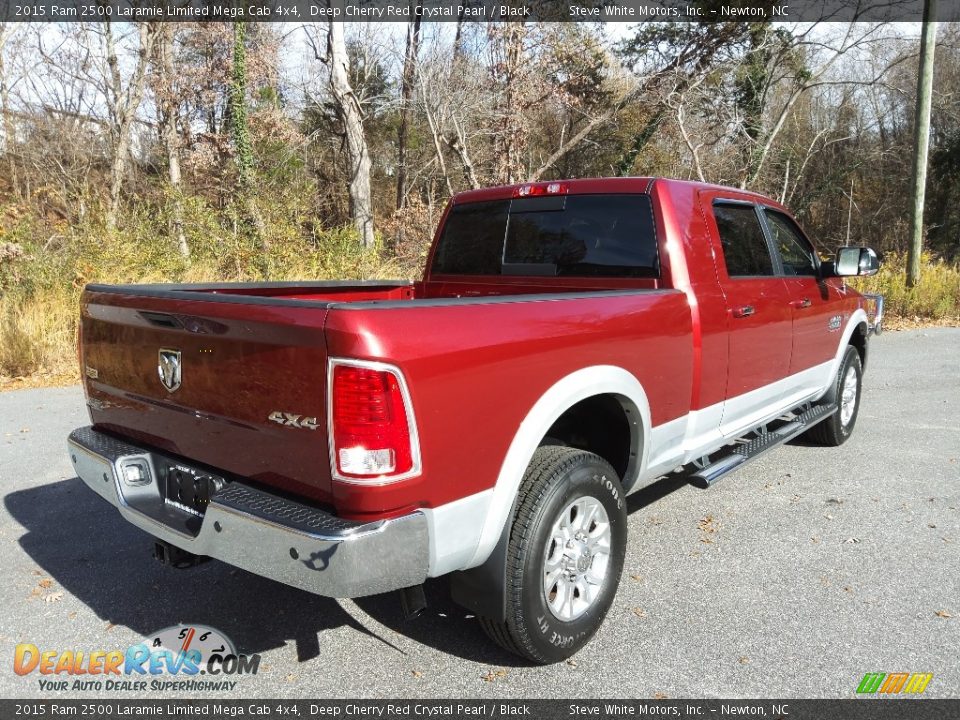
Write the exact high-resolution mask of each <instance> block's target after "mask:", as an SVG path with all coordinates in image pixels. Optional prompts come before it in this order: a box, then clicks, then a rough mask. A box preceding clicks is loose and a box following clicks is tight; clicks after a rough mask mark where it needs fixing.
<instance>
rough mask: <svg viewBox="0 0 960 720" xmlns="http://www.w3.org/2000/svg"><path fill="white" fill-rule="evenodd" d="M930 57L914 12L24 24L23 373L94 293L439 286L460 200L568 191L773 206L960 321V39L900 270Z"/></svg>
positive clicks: (1, 223)
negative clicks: (445, 231)
mask: <svg viewBox="0 0 960 720" xmlns="http://www.w3.org/2000/svg"><path fill="white" fill-rule="evenodd" d="M410 2H411V4H413V5H416V4H417V3H418V2H419V0H410ZM918 51H919V26H918V25H910V24H898V25H884V24H865V23H853V24H843V23H823V24H806V25H798V26H786V25H780V24H770V23H763V22H757V23H710V24H685V23H666V24H657V23H647V24H644V25H639V26H635V27H627V26H606V27H604V26H603V25H600V24H588V23H581V24H576V23H525V24H522V23H503V24H485V23H470V22H461V23H443V24H439V23H438V24H433V23H428V22H422V23H421V22H419V21H414V22H411V23H410V24H409V26H404V25H403V24H389V25H386V24H380V25H362V24H340V25H328V24H317V25H308V26H295V25H282V24H226V23H223V24H213V23H211V24H203V25H200V24H186V23H184V24H172V23H143V24H117V23H113V24H111V23H103V24H92V23H91V24H83V25H81V24H73V25H14V24H7V25H2V24H0V120H2V128H0V375H14V376H15V375H23V374H29V373H36V372H41V373H42V372H56V371H59V370H60V369H62V368H67V367H70V365H71V364H72V363H73V360H72V358H71V357H70V350H69V348H70V347H71V346H72V343H73V341H74V337H73V332H74V330H73V327H74V318H75V314H76V299H77V295H78V291H79V288H81V287H82V286H83V284H84V283H86V282H90V281H93V280H100V281H109V282H131V281H141V280H206V279H239V278H253V279H259V278H269V279H286V278H310V277H370V276H378V275H379V276H405V277H410V276H415V275H416V274H417V273H418V271H419V267H420V264H421V262H422V259H423V256H424V253H425V250H426V248H427V246H428V243H429V240H430V235H431V233H432V230H433V228H434V227H435V225H436V221H437V219H438V217H439V214H440V212H441V211H442V209H443V205H444V203H445V201H446V199H447V198H448V197H449V196H450V194H451V193H454V192H457V191H460V190H463V189H466V188H471V187H478V186H482V185H488V184H497V183H511V182H522V181H526V180H546V179H550V178H558V177H587V176H610V175H664V176H671V177H680V178H691V179H701V180H706V181H710V182H718V183H723V184H731V185H736V186H739V187H744V188H750V189H755V190H758V191H761V192H764V193H767V194H769V195H771V196H773V197H776V198H778V199H780V200H782V201H783V202H784V203H785V204H787V205H788V206H790V207H791V208H792V209H793V210H794V211H795V213H796V214H797V216H798V217H799V219H800V221H801V223H803V224H804V225H805V227H806V228H807V230H808V232H809V233H810V234H811V235H812V236H813V237H814V238H815V239H816V241H817V242H818V243H819V245H820V248H821V250H825V251H828V252H829V251H830V250H831V249H832V248H833V247H835V246H836V245H839V244H844V243H846V242H851V243H860V242H864V243H868V244H871V245H873V246H875V247H876V248H878V249H879V250H881V251H883V252H884V253H885V255H886V259H887V264H886V269H885V271H884V274H883V275H882V276H881V277H880V278H879V279H878V280H877V281H876V282H878V283H880V285H881V286H882V289H883V291H884V292H887V293H888V294H889V295H891V296H892V299H893V303H892V308H893V309H894V310H895V311H899V312H901V313H903V314H914V315H921V316H926V317H930V318H950V317H954V318H955V317H956V316H957V315H960V309H958V305H957V303H958V296H960V288H958V287H957V286H958V282H960V281H958V278H960V274H958V273H957V271H956V270H955V267H956V263H957V261H958V260H960V28H958V27H957V26H955V25H949V24H947V25H941V26H940V27H939V33H938V38H937V46H936V70H935V80H934V96H933V111H932V119H931V146H930V163H929V177H928V183H927V211H926V217H925V228H926V240H925V247H926V248H927V250H928V257H927V258H926V262H925V265H924V269H923V276H922V279H921V284H920V285H919V286H918V287H917V288H914V289H912V290H907V289H906V288H904V287H903V283H902V280H900V275H901V274H902V267H903V254H904V253H905V251H906V249H907V241H908V235H909V207H908V197H909V187H910V170H911V144H912V133H913V117H914V106H915V96H916V86H917V58H918Z"/></svg>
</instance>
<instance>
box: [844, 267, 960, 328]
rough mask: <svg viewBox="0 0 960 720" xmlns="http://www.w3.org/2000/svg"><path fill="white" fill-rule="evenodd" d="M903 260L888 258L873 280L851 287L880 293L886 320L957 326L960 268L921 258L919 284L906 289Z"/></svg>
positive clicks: (861, 279)
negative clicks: (947, 323)
mask: <svg viewBox="0 0 960 720" xmlns="http://www.w3.org/2000/svg"><path fill="white" fill-rule="evenodd" d="M905 267H906V258H905V257H903V256H901V255H894V254H888V255H887V256H886V257H885V258H884V262H883V264H882V265H881V266H880V272H878V273H877V274H876V275H874V276H873V277H868V278H857V279H856V280H854V281H852V282H851V283H850V284H851V285H853V286H854V287H856V288H857V289H858V290H860V291H863V292H873V293H880V294H881V295H883V297H884V303H885V305H884V309H885V312H886V314H887V316H888V317H890V318H892V319H895V320H906V321H913V322H924V321H927V322H934V323H938V324H940V323H943V322H949V321H955V322H960V266H957V265H951V264H949V263H946V262H943V261H942V260H937V259H935V258H932V257H931V256H930V255H928V254H924V255H923V257H922V258H921V262H920V282H918V283H917V284H916V285H915V286H914V287H912V288H908V287H907V280H906V273H905V271H904V268H905Z"/></svg>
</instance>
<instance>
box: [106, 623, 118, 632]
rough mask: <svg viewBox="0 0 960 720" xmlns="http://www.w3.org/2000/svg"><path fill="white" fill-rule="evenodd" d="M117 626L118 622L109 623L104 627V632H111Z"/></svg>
mask: <svg viewBox="0 0 960 720" xmlns="http://www.w3.org/2000/svg"><path fill="white" fill-rule="evenodd" d="M116 626H117V624H116V623H107V626H106V627H105V628H104V629H103V631H104V632H110V631H111V630H113V629H114V628H115V627H116Z"/></svg>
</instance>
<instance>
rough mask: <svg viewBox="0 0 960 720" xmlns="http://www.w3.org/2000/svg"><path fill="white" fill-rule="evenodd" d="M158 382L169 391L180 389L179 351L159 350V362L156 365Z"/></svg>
mask: <svg viewBox="0 0 960 720" xmlns="http://www.w3.org/2000/svg"><path fill="white" fill-rule="evenodd" d="M157 374H158V375H159V376H160V382H161V383H162V384H163V386H164V387H165V388H166V389H167V390H168V391H169V392H174V391H175V390H176V389H177V388H179V387H180V351H179V350H169V349H167V348H160V361H159V362H158V363H157Z"/></svg>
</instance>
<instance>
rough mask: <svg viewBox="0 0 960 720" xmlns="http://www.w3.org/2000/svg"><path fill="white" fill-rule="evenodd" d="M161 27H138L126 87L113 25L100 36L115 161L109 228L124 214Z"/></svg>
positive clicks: (106, 26) (104, 27)
mask: <svg viewBox="0 0 960 720" xmlns="http://www.w3.org/2000/svg"><path fill="white" fill-rule="evenodd" d="M161 25H162V23H159V22H152V23H140V24H138V25H137V35H138V38H139V42H138V46H137V49H136V53H135V58H134V65H133V71H132V73H131V74H130V77H129V79H128V80H127V82H126V83H124V79H123V73H122V71H121V67H120V58H119V54H118V51H117V38H116V36H115V35H114V33H113V25H112V23H111V22H110V21H109V20H106V21H104V22H103V23H102V24H101V30H100V36H101V39H102V42H103V46H104V50H105V53H106V65H107V71H108V72H107V74H106V77H105V81H106V82H105V86H106V102H107V113H108V116H109V120H110V144H111V158H110V194H109V201H108V206H107V213H106V224H107V227H108V228H110V229H113V228H115V227H116V226H117V214H118V213H119V211H120V191H121V189H122V186H123V182H124V178H125V175H126V171H127V165H128V162H129V157H130V142H131V138H132V130H133V124H134V122H135V120H136V117H137V112H138V111H139V109H140V103H141V101H142V100H143V92H144V89H145V86H146V78H147V65H148V63H149V59H150V55H151V53H152V51H153V44H154V41H155V40H156V37H157V35H158V34H159V32H160V28H161Z"/></svg>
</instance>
